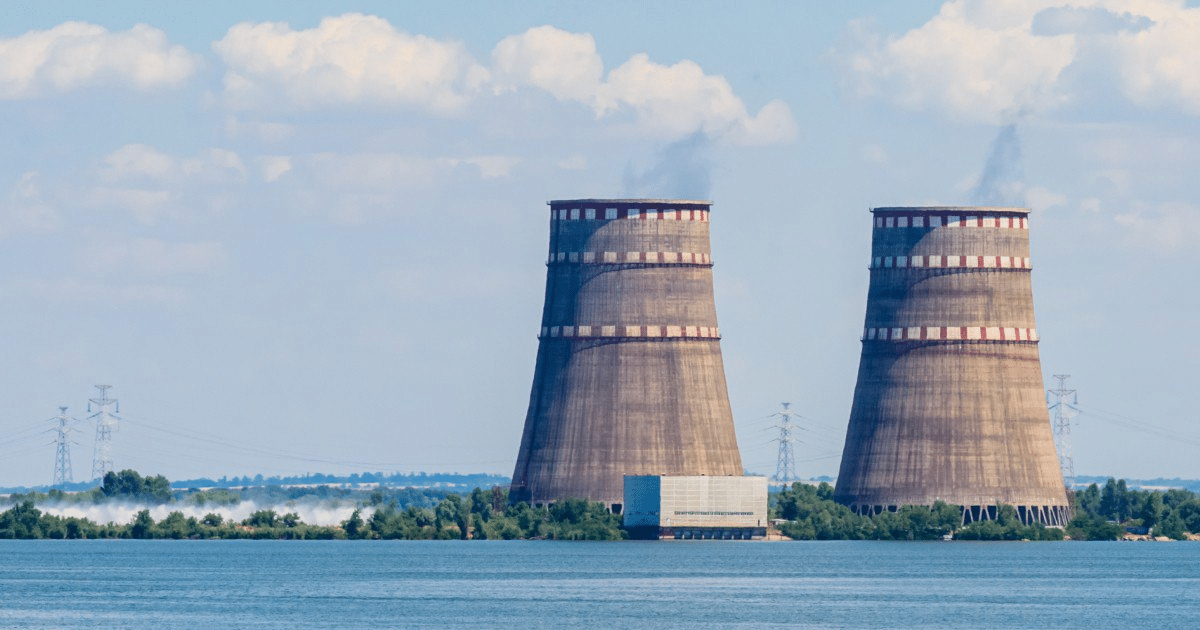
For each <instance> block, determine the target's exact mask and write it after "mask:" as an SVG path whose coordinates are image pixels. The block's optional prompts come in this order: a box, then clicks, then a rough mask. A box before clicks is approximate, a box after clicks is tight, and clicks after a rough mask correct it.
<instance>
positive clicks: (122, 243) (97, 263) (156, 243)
mask: <svg viewBox="0 0 1200 630" xmlns="http://www.w3.org/2000/svg"><path fill="white" fill-rule="evenodd" d="M81 259H82V261H83V265H84V266H85V267H86V268H87V269H88V270H89V271H91V272H93V273H101V274H104V273H113V272H125V271H132V272H135V273H139V274H142V275H147V276H166V275H173V274H181V273H202V272H206V271H211V270H213V269H216V268H219V267H221V266H223V265H224V264H225V263H226V262H227V260H228V256H227V254H226V253H225V247H224V246H223V245H222V244H220V243H216V242H200V243H170V242H166V241H161V240H158V239H153V238H133V239H121V240H113V239H106V240H105V241H103V242H101V243H98V244H96V245H93V246H91V247H89V248H88V249H87V250H85V251H84V252H83V253H82V254H81Z"/></svg>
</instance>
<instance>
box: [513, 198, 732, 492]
mask: <svg viewBox="0 0 1200 630" xmlns="http://www.w3.org/2000/svg"><path fill="white" fill-rule="evenodd" d="M549 205H550V257H549V262H548V263H547V271H546V302H545V307H544V309H543V311H542V326H541V335H540V336H539V343H538V355H537V367H536V368H535V370H534V376H533V391H532V393H531V395H530V400H529V413H528V415H527V416H526V418H525V431H524V434H523V436H522V438H521V448H520V453H519V455H518V456H517V465H516V469H515V470H514V472H513V480H512V489H511V492H510V497H511V498H512V500H513V501H528V502H530V503H534V504H540V503H548V502H552V501H554V500H557V499H561V498H566V497H578V498H585V499H589V500H592V501H600V502H602V503H605V504H607V505H609V506H610V507H611V508H612V509H613V510H614V511H620V507H621V506H620V504H621V502H622V500H623V499H622V495H623V493H624V475H631V474H653V475H741V474H742V472H743V471H742V461H741V456H740V455H739V454H738V448H737V438H736V437H735V436H734V428H733V414H732V412H731V410H730V407H729V395H728V393H727V391H726V387H725V368H724V366H723V364H722V362H721V347H720V334H719V333H718V331H717V312H716V308H715V306H714V305H713V284H712V258H711V255H710V249H709V238H708V215H709V206H710V205H711V204H710V203H709V202H707V201H684V200H661V199H575V200H563V201H551V202H549Z"/></svg>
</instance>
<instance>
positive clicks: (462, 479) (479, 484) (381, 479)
mask: <svg viewBox="0 0 1200 630" xmlns="http://www.w3.org/2000/svg"><path fill="white" fill-rule="evenodd" d="M508 483H509V478H508V477H505V476H503V475H493V474H487V473H465V474H464V473H424V472H418V473H392V474H385V473H382V472H374V473H371V472H368V473H361V474H359V473H353V474H350V475H326V474H323V473H313V474H310V475H295V476H291V477H279V476H273V477H264V476H262V475H255V476H253V477H250V476H242V477H221V478H219V479H208V478H204V477H201V478H199V479H183V480H180V481H173V482H171V487H172V488H176V489H185V488H239V487H247V486H299V485H322V486H340V485H349V486H364V485H376V486H382V487H400V488H408V487H412V488H445V489H447V490H460V491H461V490H473V489H475V488H490V487H492V486H507V485H508ZM96 485H97V482H94V481H83V482H78V483H71V484H63V485H61V486H57V487H58V488H59V489H60V490H65V491H67V492H74V491H81V490H90V489H92V488H94V487H96ZM51 487H54V486H49V485H46V486H34V487H24V486H14V487H7V488H0V494H12V493H16V492H22V493H23V492H29V491H30V490H37V491H39V492H45V491H46V490H48V489H50V488H51Z"/></svg>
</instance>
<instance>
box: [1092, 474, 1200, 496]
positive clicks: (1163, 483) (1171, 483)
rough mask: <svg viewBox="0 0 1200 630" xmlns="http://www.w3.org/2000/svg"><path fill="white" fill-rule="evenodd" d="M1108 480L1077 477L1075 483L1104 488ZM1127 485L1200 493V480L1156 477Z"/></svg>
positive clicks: (1093, 477)
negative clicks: (1180, 489)
mask: <svg viewBox="0 0 1200 630" xmlns="http://www.w3.org/2000/svg"><path fill="white" fill-rule="evenodd" d="M1108 479H1110V477H1099V476H1095V475H1076V476H1075V483H1077V484H1096V485H1100V486H1102V485H1104V484H1105V483H1106V482H1107V481H1108ZM1125 484H1126V485H1127V486H1130V487H1134V488H1143V487H1151V488H1182V489H1184V490H1191V491H1192V492H1197V493H1200V479H1180V478H1179V477H1173V478H1171V479H1165V478H1163V477H1156V478H1154V479H1126V480H1125Z"/></svg>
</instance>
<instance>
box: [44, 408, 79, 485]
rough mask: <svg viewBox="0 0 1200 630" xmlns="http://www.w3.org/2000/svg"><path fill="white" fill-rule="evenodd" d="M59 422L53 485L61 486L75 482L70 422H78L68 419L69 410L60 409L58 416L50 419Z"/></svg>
mask: <svg viewBox="0 0 1200 630" xmlns="http://www.w3.org/2000/svg"><path fill="white" fill-rule="evenodd" d="M50 419H51V420H57V421H58V428H57V430H58V435H57V436H56V437H55V438H54V443H55V444H56V445H58V448H57V450H56V451H55V453H54V483H53V484H52V485H55V486H60V485H62V484H64V483H71V482H72V481H74V479H72V478H71V477H72V475H71V439H70V437H69V435H70V433H71V430H72V429H71V427H70V426H69V425H68V424H67V423H68V422H72V423H74V422H78V421H77V420H76V419H75V418H69V417H67V408H66V407H59V408H58V415H57V416H55V417H53V418H50Z"/></svg>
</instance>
